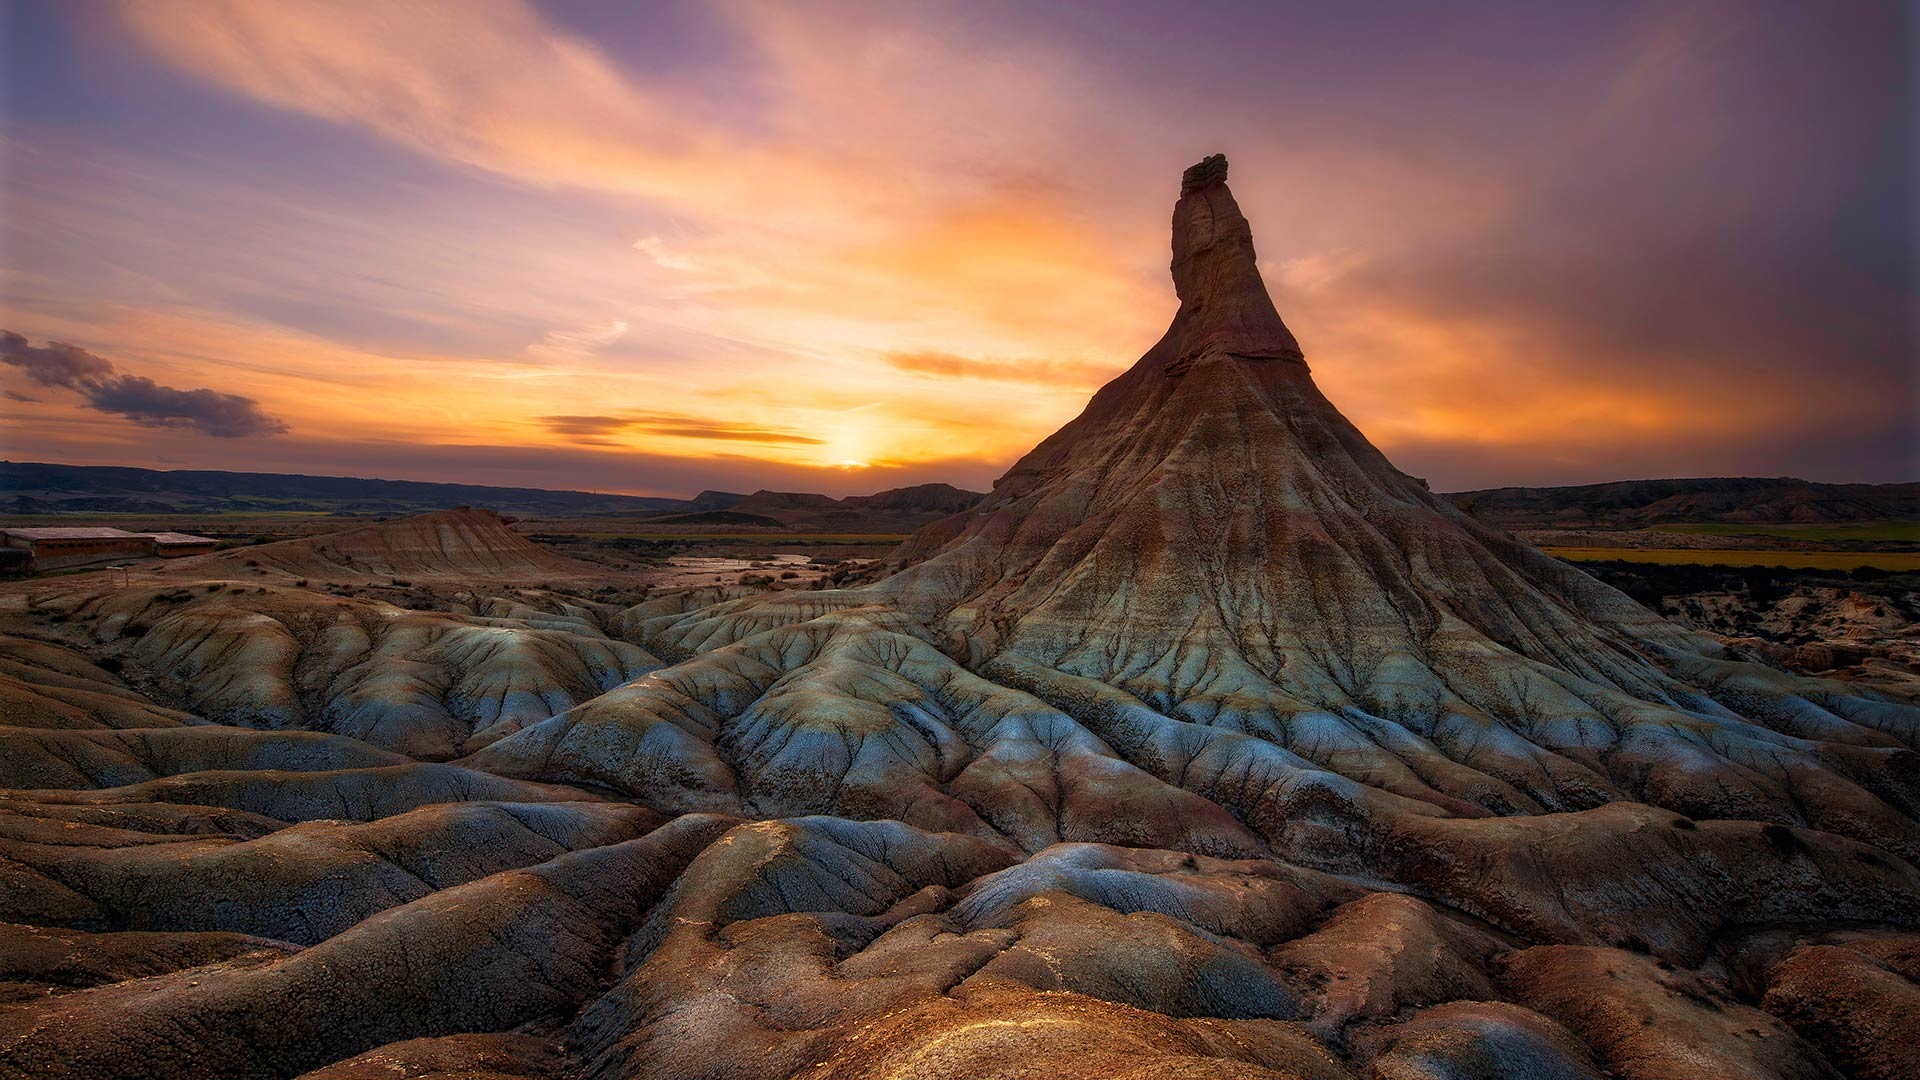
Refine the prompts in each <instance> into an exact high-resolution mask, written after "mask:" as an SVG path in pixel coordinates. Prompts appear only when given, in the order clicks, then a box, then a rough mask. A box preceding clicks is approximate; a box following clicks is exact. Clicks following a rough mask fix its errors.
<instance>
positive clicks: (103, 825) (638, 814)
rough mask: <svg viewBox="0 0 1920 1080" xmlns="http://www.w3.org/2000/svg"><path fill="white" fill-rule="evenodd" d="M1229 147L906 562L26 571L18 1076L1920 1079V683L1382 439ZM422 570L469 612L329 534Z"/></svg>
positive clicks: (9, 671) (284, 554)
mask: <svg viewBox="0 0 1920 1080" xmlns="http://www.w3.org/2000/svg"><path fill="white" fill-rule="evenodd" d="M1225 173H1226V167H1225V163H1224V161H1220V160H1217V159H1213V160H1210V161H1209V162H1206V163H1203V164H1202V165H1201V166H1197V167H1196V168H1195V169H1193V170H1190V171H1189V174H1188V176H1187V177H1186V178H1185V183H1184V184H1183V191H1182V195H1181V198H1180V201H1179V203H1178V206H1177V207H1176V210H1175V215H1174V252H1173V253H1174V259H1173V267H1172V269H1173V276H1174V282H1175V286H1176V291H1177V292H1178V294H1179V297H1180V301H1181V303H1180V309H1179V313H1178V314H1177V315H1176V317H1175V319H1174V321H1173V325H1172V327H1171V328H1170V329H1169V331H1168V333H1167V336H1166V337H1165V338H1164V339H1163V340H1162V341H1161V342H1160V343H1159V344H1157V345H1156V346H1154V348H1153V349H1152V350H1151V351H1149V352H1148V353H1147V355H1146V356H1145V357H1143V358H1142V359H1141V361H1140V362H1139V364H1137V365H1136V366H1135V367H1134V368H1133V369H1132V370H1130V371H1129V372H1128V373H1126V374H1125V375H1122V376H1121V377H1120V378H1118V379H1116V380H1115V381H1114V382H1113V383H1111V384H1109V385H1108V386H1107V387H1105V388H1104V389H1102V390H1101V391H1100V393H1099V394H1098V395H1096V396H1095V398H1094V399H1093V401H1092V402H1091V403H1090V404H1089V405H1088V407H1087V410H1086V412H1085V413H1084V414H1082V416H1081V417H1080V418H1078V419H1076V420H1075V421H1073V422H1072V423H1071V424H1069V425H1067V427H1065V428H1063V429H1062V430H1061V431H1060V432H1058V433H1056V434H1055V435H1054V436H1052V437H1051V438H1049V439H1048V440H1046V441H1045V442H1043V443H1042V444H1041V445H1040V446H1039V447H1037V448H1036V449H1035V450H1034V451H1033V453H1031V454H1029V455H1028V456H1027V457H1026V458H1024V459H1022V461H1021V462H1019V463H1018V464H1017V465H1015V466H1014V468H1013V469H1012V470H1011V471H1010V472H1009V473H1008V474H1007V476H1006V477H1004V478H1003V479H1002V480H1001V481H1000V483H999V484H998V485H997V486H996V487H995V489H994V491H993V493H992V494H991V495H990V496H989V497H988V498H987V499H986V500H985V501H984V502H983V503H982V504H981V505H980V506H979V507H977V508H975V509H974V510H972V511H969V512H967V513H965V514H962V515H957V516H955V517H953V518H950V519H947V520H946V521H943V522H941V523H938V524H936V525H934V526H930V527H929V528H927V529H926V530H923V531H922V532H921V533H920V534H918V535H917V536H916V537H914V538H913V539H912V540H910V541H909V542H908V543H907V544H906V545H904V546H903V547H902V548H901V549H900V550H899V551H898V552H897V553H895V555H894V556H893V557H892V558H891V559H889V560H888V561H887V563H886V564H885V565H884V566H881V567H877V568H875V570H874V572H873V574H872V575H871V578H870V579H869V580H867V581H866V582H864V583H856V584H854V585H853V586H852V587H848V588H839V589H804V588H802V589H787V590H770V589H744V588H732V589H701V590H691V591H683V592H674V593H668V594H666V595H662V596H658V597H655V598H652V599H649V600H647V601H646V602H643V603H640V604H638V605H618V604H611V603H604V602H599V601H596V600H593V599H583V598H582V595H581V592H575V593H565V592H562V591H558V590H555V589H551V588H542V587H537V586H534V585H531V584H527V583H528V582H533V581H541V580H548V581H550V580H553V579H554V578H555V577H556V576H560V577H564V576H566V575H568V574H577V575H579V576H582V577H588V576H591V575H592V574H593V573H595V571H594V569H593V568H591V567H583V566H568V565H566V564H565V563H564V560H559V561H556V560H558V557H557V556H553V555H551V554H550V553H546V552H543V551H540V550H539V549H537V548H534V547H533V546H532V545H530V544H528V542H527V541H525V540H524V539H523V538H521V537H519V536H517V535H516V534H514V533H513V532H511V531H510V530H509V529H507V528H506V527H505V526H504V525H502V524H501V523H500V522H499V521H498V519H495V518H492V517H491V516H489V515H486V514H484V513H481V512H478V511H460V512H451V513H447V514H437V515H428V516H427V517H424V518H418V519H412V520H410V521H407V522H400V523H392V524H390V525H388V526H383V527H381V529H380V530H375V532H374V533H372V534H365V533H362V534H354V535H344V536H343V537H342V538H333V539H331V540H328V539H326V538H322V541H290V542H287V544H285V545H268V546H266V547H262V548H256V549H250V554H249V557H250V558H252V559H253V561H254V562H255V563H257V564H258V565H257V566H253V567H247V566H246V565H245V564H244V563H237V562H235V561H234V560H233V559H231V558H228V557H224V556H210V557H207V558H205V559H201V560H196V561H194V562H191V563H186V564H182V565H178V566H174V567H170V568H169V569H168V570H167V572H166V575H165V576H164V578H160V579H154V580H148V581H144V582H141V583H138V584H136V585H134V586H132V587H128V588H123V589H105V588H100V587H96V586H93V585H89V584H88V583H87V582H86V581H85V580H82V579H67V580H65V581H53V582H47V583H41V584H39V585H36V586H33V587H31V588H28V589H25V590H23V591H21V592H20V593H19V594H18V595H17V596H15V597H14V598H13V599H11V600H9V601H6V602H5V603H4V606H0V621H3V622H4V626H0V629H4V630H6V631H7V636H5V637H4V638H0V708H4V710H5V720H6V726H5V727H4V728H0V785H3V786H4V787H5V788H7V789H8V790H7V791H6V792H5V793H4V795H0V919H4V920H5V922H6V924H7V925H5V926H4V928H0V969H3V973H0V980H4V982H0V993H4V999H0V1000H3V1004H0V1075H5V1076H9V1077H13V1076H18V1077H27V1076H31V1077H57V1078H63V1077H73V1078H87V1080H97V1078H105V1077H142V1078H145V1077H159V1078H169V1077H203V1076H221V1077H228V1076H231V1077H291V1076H300V1075H307V1076H314V1077H329V1078H335V1080H343V1078H392V1077H431V1076H439V1077H456V1076H457V1077H468V1078H477V1077H524V1078H535V1077H538V1078H559V1077H595V1078H615V1077H661V1078H693V1077H742V1078H750V1080H774V1078H800V1077H804V1078H808V1080H826V1078H830V1077H832V1078H855V1077H861V1078H865V1077H875V1078H878V1077H901V1078H919V1077H929V1078H938V1077H952V1078H961V1077H969V1078H971V1077H1023V1076H1036V1077H1046V1078H1048V1080H1068V1078H1094V1077H1135V1078H1147V1077H1156V1078H1162V1077H1245V1078H1253V1077H1261V1078H1272V1077H1298V1078H1316V1080H1317V1078H1336V1077H1351V1078H1362V1077H1371V1078H1381V1080H1385V1078H1392V1080H1410V1078H1482V1077H1511V1078H1529V1080H1537V1078H1555V1077H1568V1078H1592V1077H1601V1076H1622V1077H1636V1078H1648V1080H1653V1078H1660V1080H1672V1078H1682V1080H1684V1078H1689V1077H1702V1078H1712V1080H1725V1078H1728V1077H1749V1076H1754V1077H1808V1078H1813V1077H1837V1076H1853V1077H1882V1078H1891V1077H1911V1076H1915V1075H1920V989H1916V983H1915V980H1916V978H1920V934H1917V933H1916V930H1920V927H1917V926H1916V923H1920V870H1916V869H1915V860H1916V859H1920V824H1916V815H1917V813H1920V768H1917V763H1920V758H1917V757H1916V752H1915V751H1916V745H1917V744H1920V709H1917V708H1916V707H1915V705H1914V703H1913V702H1912V701H1911V700H1908V699H1904V698H1902V697H1900V696H1899V695H1898V694H1897V693H1895V692H1891V691H1877V690H1874V689H1872V688H1868V687H1864V686H1862V685H1859V684H1850V683H1838V682H1830V681H1823V680H1817V679H1809V678H1804V677H1799V676H1794V675H1790V674H1787V673H1785V672H1782V671H1780V670H1777V669H1774V668H1771V667H1767V666H1764V665H1763V664H1760V663H1757V662H1754V661H1753V660H1751V659H1746V658H1742V657H1741V656H1739V655H1736V654H1733V653H1730V652H1729V651H1728V650H1727V648H1726V647H1725V646H1724V645H1722V644H1721V643H1718V642H1716V641H1713V640H1711V639H1708V638H1705V637H1702V636H1699V635H1696V634H1693V633H1691V632H1688V631H1686V630H1684V629H1682V628H1680V627H1677V626H1675V625H1673V624H1670V623H1667V622H1665V621H1663V620H1662V619H1660V618H1659V617H1658V616H1656V615H1654V614H1653V613H1651V612H1648V611H1646V610H1645V609H1643V608H1640V607H1639V606H1637V605H1635V604H1633V603H1632V602H1631V601H1630V600H1628V599H1627V598H1626V597H1624V596H1622V595H1621V594H1619V593H1617V592H1615V591H1613V590H1612V589H1609V588H1607V587H1605V586H1603V585H1601V584H1599V583H1597V582H1595V581H1593V580H1592V579H1590V578H1587V577H1586V576H1584V575H1582V574H1580V573H1579V572H1577V571H1576V570H1573V569H1572V568H1570V567H1568V566H1566V565H1564V564H1561V563H1558V562H1556V561H1554V560H1551V559H1549V558H1547V557H1545V556H1543V555H1541V554H1540V553H1538V552H1537V551H1534V550H1533V549H1531V548H1528V547H1526V546H1525V545H1523V544H1520V543H1518V542H1516V541H1514V540H1513V539H1512V538H1511V537H1508V536H1506V535H1505V534H1501V533H1498V532H1495V531H1492V530H1489V529H1487V528H1486V527H1484V526H1482V525H1479V524H1477V523H1475V522H1474V521H1472V520H1470V519H1468V518H1466V517H1463V516H1462V515H1460V514H1459V513H1458V512H1457V511H1455V510H1454V509H1453V508H1452V507H1450V506H1448V505H1447V504H1445V503H1444V502H1441V501H1440V500H1437V499H1435V498H1433V497H1432V496H1431V495H1430V494H1429V493H1427V491H1426V490H1425V487H1424V485H1422V484H1420V483H1419V482H1418V481H1416V480H1413V479H1411V478H1409V477H1406V476H1404V475H1403V474H1401V473H1399V472H1398V471H1397V470H1395V469H1394V468H1393V467H1392V466H1391V465H1390V464H1389V463H1388V462H1387V461H1386V459H1385V458H1384V457H1382V456H1381V455H1380V454H1379V452H1378V451H1377V450H1375V449H1374V448H1373V447H1372V446H1371V445H1370V444H1368V443H1367V441H1366V439H1365V438H1364V437H1363V436H1362V435H1361V434H1360V433H1359V432H1358V431H1356V430H1354V429H1353V427H1352V426H1351V425H1350V424H1348V423H1347V422H1346V420H1345V419H1344V418H1342V417H1341V416H1340V415H1339V413H1338V412H1337V411H1336V410H1335V409H1334V408H1333V406H1332V405H1330V404H1329V403H1328V402H1327V401H1326V399H1325V398H1324V397H1322V396H1321V395H1320V394H1319V392H1318V390H1317V389H1315V388H1314V385H1313V382H1312V379H1311V376H1310V374H1309V371H1308V368H1307V365H1306V363H1305V361H1304V359H1303V356H1302V353H1301V351H1300V349H1299V346H1298V344H1297V343H1296V342H1295V341H1294V339H1293V337H1292V335H1291V334H1290V333H1289V332H1288V331H1287V329H1286V327H1285V326H1284V324H1283V323H1282V322H1281V320H1280V318H1279V316H1278V315H1277V313H1275V311H1274V310H1273V307H1272V304H1271V301H1270V300H1268V299H1267V294H1266V291H1265V288H1264V286H1263V285H1262V284H1261V283H1260V280H1259V276H1258V271H1257V269H1256V266H1255V262H1254V257H1253V246H1252V241H1251V235H1250V230H1249V229H1248V227H1247V223H1246V220H1245V218H1244V217H1243V216H1242V215H1241V214H1240V212H1239V210H1238V208H1237V206H1235V204H1234V202H1233V198H1232V195H1231V194H1230V193H1229V192H1228V190H1227V187H1226V184H1225ZM269 549H271V550H269ZM521 570H524V571H525V572H526V573H527V574H528V576H527V577H526V578H525V579H524V581H523V582H522V583H521V584H520V585H518V586H513V587H509V586H508V585H505V584H500V582H501V581H503V580H504V578H503V575H505V576H509V577H510V576H511V575H512V574H514V573H517V572H520V571H521ZM295 575H298V578H296V577H295ZM384 575H405V576H406V577H407V578H408V579H409V580H412V581H416V582H419V583H422V587H429V586H430V587H432V588H434V589H437V590H439V592H440V594H442V595H444V596H445V597H446V598H447V600H446V602H445V603H443V604H440V605H438V610H415V609H409V608H403V607H398V606H395V605H393V604H391V603H388V602H386V601H384V600H381V599H377V598H375V597H372V596H369V595H364V594H362V595H340V594H339V593H340V592H342V591H343V590H337V589H336V590H327V589H325V588H322V587H320V586H319V585H317V584H314V583H316V582H322V581H325V580H327V579H328V578H329V576H331V577H332V578H334V579H338V580H358V581H365V580H372V579H376V578H379V577H382V576H384ZM463 575H464V576H463ZM482 578H485V579H486V581H488V582H490V583H491V584H486V585H480V584H475V582H476V581H479V580H480V579H482ZM301 581H305V582H307V584H306V586H305V587H303V586H302V585H301V584H300V582H301ZM582 592H584V590H583V591H582Z"/></svg>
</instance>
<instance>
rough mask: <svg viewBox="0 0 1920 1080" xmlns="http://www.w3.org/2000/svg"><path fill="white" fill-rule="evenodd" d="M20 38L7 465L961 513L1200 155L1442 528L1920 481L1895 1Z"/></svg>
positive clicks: (49, 7)
mask: <svg viewBox="0 0 1920 1080" xmlns="http://www.w3.org/2000/svg"><path fill="white" fill-rule="evenodd" d="M0 10H4V19H5V22H4V48H5V58H4V69H5V72H4V95H5V96H4V99H0V110H3V111H4V131H3V132H0V138H3V140H4V141H0V255H3V256H4V278H3V279H0V328H4V329H5V330H6V331H9V332H10V336H8V337H6V338H5V339H4V340H0V361H4V364H0V386H3V387H4V391H5V394H6V398H5V400H0V415H3V416H4V418H5V419H4V425H3V426H0V456H5V457H7V458H10V459H12V460H34V461H60V462H73V463H80V464H120V465H141V466H146V467H151V468H217V469H239V470H248V471H267V472H307V473H324V474H339V475H354V476H379V477H387V478H397V479H419V480H455V481H464V482H473V483H492V484H511V485H521V486H539V487H555V488H579V489H587V490H597V491H622V492H631V493H639V494H669V495H691V494H692V493H693V492H695V491H698V490H700V489H702V488H725V489H731V490H753V489H755V488H760V487H772V488H783V489H798V490H809V491H824V492H828V493H832V494H848V493H857V492H869V491H874V490H878V489H880V488H885V487H894V486H899V485H902V484H910V483H919V482H924V481H929V480H945V481H949V482H952V483H955V484H959V485H962V486H967V487H972V488H976V489H984V488H986V487H987V486H988V485H989V484H991V482H992V480H993V479H994V478H995V477H996V476H998V475H999V474H1000V472H1001V471H1003V470H1004V469H1005V468H1006V466H1007V465H1009V464H1010V463H1011V462H1012V461H1013V460H1014V459H1015V458H1016V457H1018V456H1019V454H1021V453H1022V452H1024V451H1025V450H1026V449H1027V448H1028V447H1029V446H1031V445H1032V444H1033V443H1035V442H1036V441H1038V440H1039V439H1040V438H1042V437H1044V436H1045V435H1046V434H1047V433H1048V432H1050V431H1052V430H1053V429H1054V428H1056V427H1058V426H1059V425H1060V424H1061V423H1063V422H1065V421H1066V420H1068V419H1070V418H1071V417H1072V416H1073V415H1074V414H1075V413H1077V412H1078V411H1079V409H1080V407H1081V406H1082V404H1083V403H1084V401H1085V400H1086V398H1087V396H1088V395H1089V394H1090V393H1091V392H1092V391H1093V390H1094V389H1095V388H1096V387H1098V386H1099V385H1100V384H1101V383H1102V382H1104V381H1105V380H1106V379H1108V378H1110V377H1111V376H1113V375H1114V374H1117V373H1118V372H1120V371H1121V370H1124V369H1125V368H1126V367H1127V366H1128V365H1129V364H1131V363H1132V362H1133V361H1134V360H1135V359H1136V358H1138V356H1139V355H1140V354H1141V353H1142V352H1143V351H1145V349H1146V348H1147V347H1148V346H1149V345H1151V344H1152V343H1153V341H1154V340H1155V339H1156V338H1157V337H1158V336H1159V334H1160V333H1161V331H1162V330H1164V329H1165V327H1166V324H1167V322H1168V320H1169V319H1170V318H1171V317H1172V314H1173V310H1174V306H1175V301H1174V297H1173V289H1172V286H1171V284H1170V282H1169V280H1168V277H1167V260H1168V247H1167V244H1168V238H1167V228H1168V219H1169V215H1170V213H1171V210H1172V204H1173V200H1174V197H1175V196H1176V195H1177V194H1178V186H1179V176H1180V171H1181V170H1182V169H1183V168H1184V167H1185V166H1187V165H1189V164H1191V163H1192V162H1194V161H1197V160H1199V159H1200V158H1201V157H1203V156H1205V155H1206V154H1208V153H1212V152H1216V151H1219V152H1224V153H1226V154H1227V155H1228V157H1229V158H1230V159H1231V160H1232V163H1233V171H1232V182H1233V186H1234V190H1235V192H1236V194H1237V195H1238V197H1239V200H1240V203H1241V205H1242V207H1243V209H1244V210H1245V211H1246V213H1247V216H1248V218H1249V219H1250V220H1251V221H1252V223H1253V227H1254V238H1255V242H1256V244H1257V245H1258V247H1259V251H1260V255H1261V266H1262V270H1263V272H1264V273H1265V275H1266V278H1267V283H1268V285H1269V287H1270V288H1271V289H1272V290H1273V292H1274V295H1275V299H1276V301H1277V302H1278V304H1279V307H1280V310H1281V313H1282V314H1283V315H1284V316H1285V317H1286V319H1287V320H1288V322H1289V324H1290V325H1291V326H1292V328H1293V330H1294V332H1295V333H1296V335H1297V336H1298V337H1299V338H1300V340H1301V342H1302V344H1303V345H1304V347H1305V349H1306V352H1307V357H1308V361H1309V363H1311V364H1312V366H1313V369H1314V372H1315V375H1316V378H1317V379H1318V380H1319V383H1320V385H1321V387H1322V388H1323V389H1324V390H1325V391H1326V393H1327V395H1328V396H1329V397H1330V398H1332V399H1333V401H1334V403H1335V404H1336V405H1338V406H1339V407H1340V408H1341V409H1342V410H1344V411H1345V412H1346V414H1347V415H1348V416H1349V417H1350V418H1351V419H1353V420H1354V422H1355V423H1356V424H1358V425H1359V426H1360V428H1361V429H1362V430H1363V431H1365V432H1366V433H1367V434H1368V435H1369V436H1370V437H1371V438H1372V439H1373V440H1374V442H1375V443H1376V444H1377V445H1379V446H1380V447H1381V448H1382V449H1383V450H1385V451H1386V452H1387V454H1388V455H1389V456H1390V457H1392V458H1393V459H1394V461H1395V463H1396V464H1397V465H1399V466H1400V467H1401V468H1402V469H1404V470H1406V471H1407V472H1410V473H1413V474H1415V475H1418V476H1424V477H1427V478H1429V479H1430V480H1431V481H1432V483H1433V485H1434V486H1435V487H1436V488H1437V489H1444V490H1452V489H1459V488H1467V487H1483V486H1493V485H1500V484H1553V483H1580V482H1587V481H1597V480H1612V479H1621V478H1632V477H1651V476H1714V475H1753V476H1779V475H1795V476H1803V477H1807V478H1810V479H1818V480H1836V481H1839V480H1860V481H1892V480H1911V479H1917V478H1920V464H1917V461H1920V457H1917V455H1916V446H1915V441H1914V440H1915V428H1916V424H1915V410H1916V400H1917V399H1916V377H1917V376H1916V370H1917V368H1920V364H1917V362H1916V344H1915V335H1916V310H1917V306H1920V297H1917V292H1916V283H1915V248H1916V245H1917V243H1920V235H1917V233H1916V216H1915V190H1916V186H1917V183H1916V176H1915V147H1916V140H1920V130H1917V129H1916V118H1915V90H1916V88H1915V70H1914V67H1915V62H1914V55H1915V30H1916V28H1915V26H1914V19H1913V15H1912V12H1913V8H1912V7H1911V6H1910V5H1907V4H1903V3H1897V2H1887V3H1866V4H1858V5H1856V4H1850V3H1844V2H1831V0H1821V2H1817V3H1816V2H1806V3H1788V2H1764V3H1763V2H1753V3H1681V2H1673V3H1651V4H1645V5H1638V4H1631V3H1593V4H1569V3H1550V4H1541V3H1512V4H1432V3H1409V4H1404V5H1402V4H1378V3H1368V4H1358V5H1335V4H1319V3H1315V4H1275V3H1265V4H1245V5H1234V4H1209V3H1193V2H1186V3H1178V4H1174V3H1169V4H1164V5H1159V4H1141V3H1127V4H1032V5H1020V4H999V3H982V2H978V0H970V2H966V3H955V4H951V5H937V4H929V5H903V4H874V5H871V6H867V5H857V4H839V3H818V4H816V3H767V4H759V3H720V4H705V3H684V4H681V3H646V4H602V3H588V2H573V0H565V2H563V0H541V2H531V0H527V2H522V0H461V2H459V3H457V4H448V5H443V6H439V7H437V8H436V6H434V5H417V6H416V5H412V4H405V3H391V2H382V3H364V4H363V3H319V2H313V3H308V2H260V0H230V2H219V0H210V2H204V3H203V2H197V0H166V2H151V3H144V2H143V3H126V4H113V3H93V2H76V3H62V4H40V3H8V4H6V5H5V6H4V9H0Z"/></svg>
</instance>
